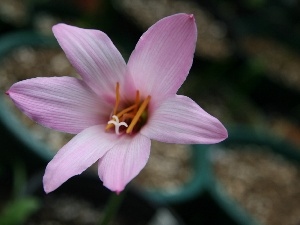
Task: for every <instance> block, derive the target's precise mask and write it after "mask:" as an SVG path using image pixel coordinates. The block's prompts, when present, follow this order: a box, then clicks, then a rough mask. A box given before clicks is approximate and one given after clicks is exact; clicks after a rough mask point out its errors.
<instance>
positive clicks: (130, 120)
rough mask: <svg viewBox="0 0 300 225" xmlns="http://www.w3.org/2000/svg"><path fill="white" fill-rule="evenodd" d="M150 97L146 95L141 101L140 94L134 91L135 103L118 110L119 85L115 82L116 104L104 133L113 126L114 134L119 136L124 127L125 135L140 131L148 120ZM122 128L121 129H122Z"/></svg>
mask: <svg viewBox="0 0 300 225" xmlns="http://www.w3.org/2000/svg"><path fill="white" fill-rule="evenodd" d="M150 99H151V96H150V95H148V97H147V98H145V99H144V100H143V101H141V100H140V92H139V90H137V91H136V95H135V101H134V103H133V104H130V105H128V106H127V107H125V108H123V109H121V110H119V106H120V100H121V98H120V84H119V82H117V85H116V102H115V106H114V110H113V112H112V116H111V117H112V119H111V120H110V121H108V122H107V126H106V128H105V130H106V131H108V130H109V129H111V128H113V126H115V132H116V134H120V128H121V130H125V129H123V127H126V133H127V134H132V133H136V132H137V131H139V130H140V129H141V127H142V126H143V125H144V124H145V123H146V121H147V118H148V112H147V107H148V104H149V102H150ZM122 126H123V127H122Z"/></svg>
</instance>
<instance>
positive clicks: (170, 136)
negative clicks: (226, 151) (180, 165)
mask: <svg viewBox="0 0 300 225" xmlns="http://www.w3.org/2000/svg"><path fill="white" fill-rule="evenodd" d="M141 133H142V134H143V135H145V136H146V137H148V138H150V139H154V140H157V141H161V142H167V143H176V144H213V143H217V142H220V141H222V140H224V139H226V138H227V136H228V135H227V130H226V129H225V127H224V126H223V125H222V124H221V122H220V121H219V120H218V119H216V118H215V117H213V116H211V115H209V114H208V113H207V112H205V111H204V110H203V109H201V108H200V106H198V105H197V104H196V103H195V102H194V101H193V100H191V99H190V98H188V97H186V96H181V95H175V96H174V97H171V98H169V99H167V100H166V101H164V102H163V103H162V104H161V105H160V107H159V108H157V109H156V110H155V111H154V112H153V115H151V116H150V118H149V121H148V122H147V124H146V125H145V126H144V127H143V129H142V130H141Z"/></svg>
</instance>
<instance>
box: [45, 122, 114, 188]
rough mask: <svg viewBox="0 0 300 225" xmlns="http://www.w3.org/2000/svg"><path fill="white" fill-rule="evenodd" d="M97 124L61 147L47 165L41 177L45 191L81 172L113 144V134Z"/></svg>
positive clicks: (56, 186)
mask: <svg viewBox="0 0 300 225" xmlns="http://www.w3.org/2000/svg"><path fill="white" fill-rule="evenodd" d="M104 130H105V127H104V126H101V125H98V126H93V127H89V128H87V129H85V130H84V131H82V132H81V133H79V134H78V135H76V136H75V137H74V138H73V139H72V140H71V141H70V142H69V143H67V144H66V145H65V146H64V147H62V148H61V149H60V150H59V151H58V153H57V154H56V155H55V156H54V158H53V159H52V160H51V161H50V162H49V164H48V165H47V168H46V171H45V175H44V178H43V183H44V190H45V192H46V193H49V192H51V191H54V190H55V189H56V188H58V187H59V186H60V185H61V184H62V183H64V182H65V181H67V180H68V179H69V178H71V177H73V176H75V175H78V174H81V173H82V172H83V171H84V170H86V169H87V168H88V167H90V166H91V165H92V164H93V163H95V162H96V161H97V160H98V159H99V158H101V157H102V156H103V155H104V154H105V153H106V152H107V151H108V150H109V149H111V148H112V147H113V146H114V145H115V143H116V142H115V141H114V140H115V138H116V137H115V135H114V134H112V133H106V132H104Z"/></svg>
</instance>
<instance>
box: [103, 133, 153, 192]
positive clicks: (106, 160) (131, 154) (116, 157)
mask: <svg viewBox="0 0 300 225" xmlns="http://www.w3.org/2000/svg"><path fill="white" fill-rule="evenodd" d="M122 139H123V140H122V141H120V142H119V143H118V144H117V145H115V146H114V147H113V148H112V149H111V150H110V151H108V152H107V153H106V154H105V155H104V156H103V157H102V158H101V159H100V160H99V167H98V173H99V177H100V179H101V180H102V181H103V185H104V186H106V187H107V188H109V189H110V190H112V191H115V192H117V193H119V192H121V191H122V190H123V189H124V188H125V186H126V184H127V183H128V182H130V181H131V180H132V179H133V178H134V177H135V176H136V175H137V174H138V173H139V172H140V171H141V170H142V169H143V168H144V166H145V165H146V163H147V161H148V158H149V154H150V145H151V141H150V139H149V138H147V137H144V136H143V135H140V134H136V135H135V136H134V137H130V136H127V135H124V136H122Z"/></svg>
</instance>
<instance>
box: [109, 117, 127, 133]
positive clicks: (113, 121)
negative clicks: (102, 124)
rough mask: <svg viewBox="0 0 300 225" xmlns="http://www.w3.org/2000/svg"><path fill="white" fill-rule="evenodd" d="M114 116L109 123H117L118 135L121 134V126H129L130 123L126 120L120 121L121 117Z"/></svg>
mask: <svg viewBox="0 0 300 225" xmlns="http://www.w3.org/2000/svg"><path fill="white" fill-rule="evenodd" d="M112 118H113V119H114V120H113V119H112V120H110V121H108V122H107V124H113V125H115V132H116V134H117V135H119V134H120V132H119V129H120V126H125V127H128V124H127V123H125V122H121V123H120V122H119V118H118V117H117V116H116V115H113V116H112Z"/></svg>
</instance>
